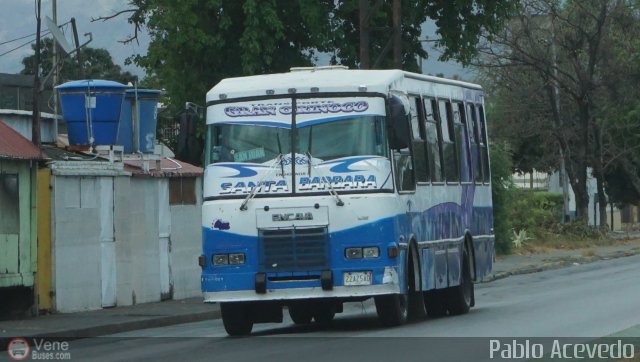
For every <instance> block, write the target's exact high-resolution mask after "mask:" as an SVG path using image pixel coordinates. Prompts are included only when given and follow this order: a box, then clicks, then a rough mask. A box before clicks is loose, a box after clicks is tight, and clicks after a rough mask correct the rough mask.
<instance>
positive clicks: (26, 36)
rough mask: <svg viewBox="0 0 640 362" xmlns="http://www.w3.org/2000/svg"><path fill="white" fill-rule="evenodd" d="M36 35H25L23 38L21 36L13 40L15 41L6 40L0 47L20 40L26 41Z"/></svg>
mask: <svg viewBox="0 0 640 362" xmlns="http://www.w3.org/2000/svg"><path fill="white" fill-rule="evenodd" d="M34 35H36V33H33V34H29V35H25V36H21V37H19V38H15V39H11V40H7V41H3V42H2V43H0V45H5V44H9V43H13V42H16V41H18V40H22V39H26V38H30V37H32V36H34Z"/></svg>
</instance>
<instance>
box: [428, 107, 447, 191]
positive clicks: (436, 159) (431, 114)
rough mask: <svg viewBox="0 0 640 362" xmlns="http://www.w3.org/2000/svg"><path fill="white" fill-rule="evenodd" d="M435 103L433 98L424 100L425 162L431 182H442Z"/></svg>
mask: <svg viewBox="0 0 640 362" xmlns="http://www.w3.org/2000/svg"><path fill="white" fill-rule="evenodd" d="M436 112H437V103H436V100H435V99H433V98H425V99H424V113H425V121H426V123H425V127H426V129H425V131H426V136H427V162H428V165H429V166H428V171H429V176H430V177H431V181H432V182H442V181H444V177H443V174H442V153H441V149H440V144H441V142H440V135H439V133H438V118H437V117H438V116H437V114H436Z"/></svg>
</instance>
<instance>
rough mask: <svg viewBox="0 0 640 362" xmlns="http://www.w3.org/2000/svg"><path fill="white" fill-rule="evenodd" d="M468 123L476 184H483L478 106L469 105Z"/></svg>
mask: <svg viewBox="0 0 640 362" xmlns="http://www.w3.org/2000/svg"><path fill="white" fill-rule="evenodd" d="M467 123H468V125H469V139H470V142H471V167H472V168H473V173H474V175H475V181H476V183H482V157H481V152H480V145H479V144H478V140H479V139H480V138H479V137H478V115H477V113H476V106H475V105H473V104H467Z"/></svg>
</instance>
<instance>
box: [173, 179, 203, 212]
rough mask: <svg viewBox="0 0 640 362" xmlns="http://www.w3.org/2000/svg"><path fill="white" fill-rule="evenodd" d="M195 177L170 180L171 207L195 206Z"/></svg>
mask: <svg viewBox="0 0 640 362" xmlns="http://www.w3.org/2000/svg"><path fill="white" fill-rule="evenodd" d="M195 204H196V179H195V177H174V178H170V179H169V205H195Z"/></svg>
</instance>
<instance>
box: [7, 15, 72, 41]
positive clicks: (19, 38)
mask: <svg viewBox="0 0 640 362" xmlns="http://www.w3.org/2000/svg"><path fill="white" fill-rule="evenodd" d="M69 23H70V22H69V21H67V22H66V23H64V24H60V25H58V28H60V27H62V26H65V25H67V24H69ZM48 33H49V32H48V31H47V34H48ZM35 35H36V33H33V34H29V35H24V36H21V37H18V38H15V39H11V40H7V41H3V42H0V45H5V44H9V43H13V42H16V41H18V40H22V39H26V38H29V37H32V36H35Z"/></svg>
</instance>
